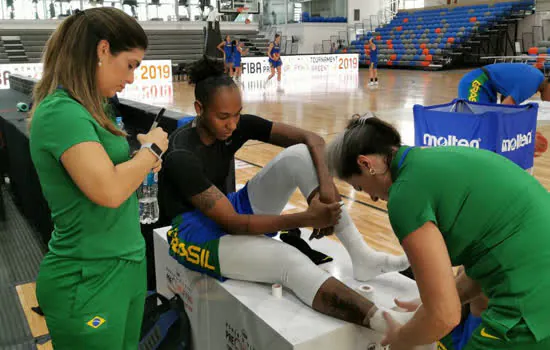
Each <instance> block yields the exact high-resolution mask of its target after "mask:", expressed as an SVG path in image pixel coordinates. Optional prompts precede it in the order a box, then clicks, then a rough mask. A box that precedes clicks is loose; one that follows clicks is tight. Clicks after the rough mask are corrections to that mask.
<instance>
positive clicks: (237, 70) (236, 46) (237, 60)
mask: <svg viewBox="0 0 550 350" xmlns="http://www.w3.org/2000/svg"><path fill="white" fill-rule="evenodd" d="M247 53H248V49H245V48H244V43H243V42H242V41H239V40H233V69H234V73H233V77H234V78H235V80H240V79H241V74H242V67H241V56H242V55H246V54H247Z"/></svg>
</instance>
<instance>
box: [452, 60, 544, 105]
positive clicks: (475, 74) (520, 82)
mask: <svg viewBox="0 0 550 350" xmlns="http://www.w3.org/2000/svg"><path fill="white" fill-rule="evenodd" d="M537 93H540V97H541V99H542V100H543V101H550V84H548V80H547V79H545V78H544V75H543V74H542V72H541V71H540V70H539V69H538V68H536V67H533V66H530V65H527V64H524V63H495V64H490V65H487V66H485V67H481V68H478V69H474V70H473V71H471V72H469V73H467V74H466V75H464V77H463V78H462V79H461V80H460V83H459V84H458V98H460V99H465V100H468V101H471V102H481V103H497V102H498V96H497V95H498V94H500V95H501V96H502V97H501V98H502V104H508V105H519V104H521V103H522V102H524V101H525V100H527V99H529V98H531V97H532V96H533V95H535V94H537Z"/></svg>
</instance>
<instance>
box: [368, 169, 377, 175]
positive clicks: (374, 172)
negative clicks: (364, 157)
mask: <svg viewBox="0 0 550 350" xmlns="http://www.w3.org/2000/svg"><path fill="white" fill-rule="evenodd" d="M369 174H371V175H372V176H374V175H376V171H374V169H373V168H370V169H369Z"/></svg>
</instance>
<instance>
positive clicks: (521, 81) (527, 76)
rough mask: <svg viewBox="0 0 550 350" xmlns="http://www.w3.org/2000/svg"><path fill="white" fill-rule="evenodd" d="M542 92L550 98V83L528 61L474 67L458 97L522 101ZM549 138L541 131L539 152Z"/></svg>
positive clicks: (511, 102)
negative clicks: (499, 97) (499, 98)
mask: <svg viewBox="0 0 550 350" xmlns="http://www.w3.org/2000/svg"><path fill="white" fill-rule="evenodd" d="M536 93H540V98H541V100H543V101H550V83H549V81H548V80H547V79H546V78H545V77H544V75H543V74H542V72H541V71H540V70H539V69H538V68H536V67H534V66H530V65H528V64H524V63H495V64H490V65H487V66H485V67H481V68H478V69H474V70H473V71H471V72H469V73H467V74H466V75H464V77H463V78H462V79H461V80H460V82H459V84H458V98H460V99H464V100H468V101H471V102H479V103H497V102H498V95H499V94H500V95H501V98H502V104H505V105H519V104H522V103H523V102H525V101H526V100H527V99H529V98H531V97H532V96H533V95H535V94H536ZM547 147H548V141H547V140H546V138H545V137H544V136H543V135H542V134H541V133H539V132H537V133H536V138H535V152H536V155H537V156H538V155H540V153H543V152H545V151H546V149H547Z"/></svg>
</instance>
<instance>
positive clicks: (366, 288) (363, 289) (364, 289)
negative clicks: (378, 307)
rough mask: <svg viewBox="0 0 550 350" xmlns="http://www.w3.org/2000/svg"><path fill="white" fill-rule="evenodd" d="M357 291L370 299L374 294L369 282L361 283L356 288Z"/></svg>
mask: <svg viewBox="0 0 550 350" xmlns="http://www.w3.org/2000/svg"><path fill="white" fill-rule="evenodd" d="M356 290H357V292H358V293H359V294H361V295H362V296H364V297H365V298H367V299H369V300H371V301H372V297H373V295H374V287H373V286H371V285H369V284H362V285H360V286H359V287H357V288H356Z"/></svg>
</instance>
